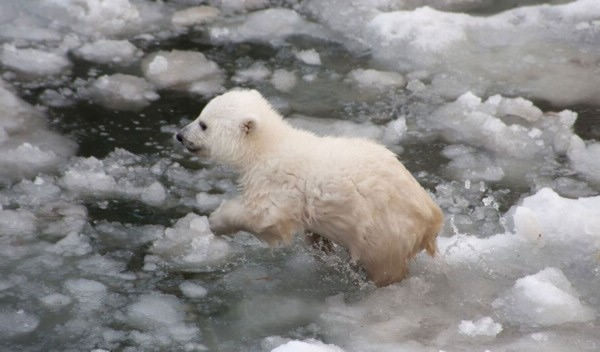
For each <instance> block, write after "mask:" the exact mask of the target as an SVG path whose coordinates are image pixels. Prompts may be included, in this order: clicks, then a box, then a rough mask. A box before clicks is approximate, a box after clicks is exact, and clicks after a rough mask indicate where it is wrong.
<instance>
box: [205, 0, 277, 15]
mask: <svg viewBox="0 0 600 352" xmlns="http://www.w3.org/2000/svg"><path fill="white" fill-rule="evenodd" d="M217 2H218V3H219V5H220V7H221V8H222V9H223V11H225V12H246V11H250V10H258V9H260V8H263V7H265V6H267V5H268V4H269V1H268V0H217Z"/></svg>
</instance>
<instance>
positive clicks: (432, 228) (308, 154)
mask: <svg viewBox="0 0 600 352" xmlns="http://www.w3.org/2000/svg"><path fill="white" fill-rule="evenodd" d="M177 139H178V140H179V141H180V142H181V143H183V145H184V146H185V147H186V148H187V149H188V150H189V151H191V152H193V153H196V154H198V155H200V156H203V157H207V158H210V159H212V160H214V161H216V162H218V163H222V164H226V165H228V166H230V167H233V168H234V169H235V170H236V171H237V172H238V173H239V175H240V176H239V186H240V195H239V196H238V197H236V198H234V199H231V200H227V201H225V202H224V203H222V204H221V206H220V207H219V208H218V209H216V210H215V211H214V212H213V213H212V214H211V215H210V217H209V222H210V226H211V229H212V230H213V231H214V232H215V233H216V234H228V233H234V232H237V231H247V232H251V233H253V234H255V235H256V236H257V237H259V238H261V239H262V240H264V241H266V242H268V243H269V244H270V245H275V244H278V243H283V244H285V243H289V242H290V241H291V239H292V237H293V236H294V234H297V233H304V232H305V231H308V232H311V233H315V234H319V235H321V236H323V237H325V238H326V239H329V240H331V241H333V242H335V243H337V244H339V245H342V246H344V247H345V248H346V249H347V250H348V251H349V253H350V256H351V258H352V260H354V261H358V262H359V263H360V264H361V265H362V266H363V267H364V268H365V269H366V271H367V274H368V277H369V279H371V280H373V281H374V282H375V284H376V285H378V286H384V285H388V284H390V283H393V282H396V281H400V280H402V278H403V277H404V276H405V275H406V272H407V266H408V261H409V260H410V259H411V258H412V257H413V256H414V255H415V254H417V253H418V252H420V251H421V250H422V249H426V250H427V252H428V253H429V254H431V255H434V254H435V252H436V237H437V234H438V232H439V231H440V228H441V226H442V222H443V214H442V211H441V210H440V208H439V207H438V206H437V205H436V204H435V203H434V201H433V200H432V199H431V197H430V196H429V194H428V193H427V192H426V191H425V190H424V189H423V188H422V187H421V186H420V185H419V183H418V182H417V181H416V180H415V179H414V178H413V176H412V175H411V174H410V173H409V172H408V171H407V170H406V168H405V167H404V166H403V165H402V164H401V163H400V162H399V161H398V160H397V159H396V156H395V155H394V154H393V153H392V152H391V151H389V150H388V149H386V148H385V147H383V146H381V145H379V144H377V143H375V142H373V141H370V140H367V139H360V138H340V137H318V136H316V135H314V134H313V133H310V132H307V131H303V130H299V129H296V128H294V127H292V126H290V125H289V124H288V123H286V122H285V120H284V119H283V118H282V117H281V115H279V113H277V112H276V111H275V110H274V109H273V108H272V107H271V105H270V104H269V103H268V102H267V100H266V99H264V98H263V97H262V95H261V94H260V93H259V92H257V91H255V90H233V91H229V92H227V93H225V94H223V95H220V96H218V97H215V98H214V99H212V100H211V101H210V102H209V103H208V104H207V105H206V107H205V108H204V109H203V110H202V112H201V113H200V116H199V117H198V118H197V119H196V120H195V121H194V122H192V123H190V124H189V125H187V126H185V127H184V128H183V129H182V130H181V131H180V132H179V133H178V134H177Z"/></svg>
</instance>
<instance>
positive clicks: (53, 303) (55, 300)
mask: <svg viewBox="0 0 600 352" xmlns="http://www.w3.org/2000/svg"><path fill="white" fill-rule="evenodd" d="M40 300H41V301H42V303H43V304H44V305H45V306H46V307H48V308H51V309H59V308H62V307H65V306H68V305H69V304H71V301H72V300H71V297H69V296H65V295H63V294H60V293H52V294H49V295H47V296H44V297H42V298H40Z"/></svg>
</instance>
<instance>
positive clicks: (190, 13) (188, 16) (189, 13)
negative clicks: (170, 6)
mask: <svg viewBox="0 0 600 352" xmlns="http://www.w3.org/2000/svg"><path fill="white" fill-rule="evenodd" d="M219 14H220V11H219V9H216V8H214V7H210V6H195V7H189V8H187V9H184V10H180V11H177V12H175V13H174V14H173V17H171V22H172V23H173V24H174V25H176V26H181V27H188V26H196V25H200V24H205V23H209V22H212V21H214V20H215V19H216V18H217V17H218V16H219Z"/></svg>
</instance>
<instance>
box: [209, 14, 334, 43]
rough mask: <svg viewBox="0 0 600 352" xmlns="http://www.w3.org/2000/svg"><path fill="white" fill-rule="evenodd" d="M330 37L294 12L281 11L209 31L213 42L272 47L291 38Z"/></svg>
mask: <svg viewBox="0 0 600 352" xmlns="http://www.w3.org/2000/svg"><path fill="white" fill-rule="evenodd" d="M329 33H330V32H329V31H328V30H327V29H326V28H324V27H322V26H320V25H318V24H316V23H311V22H308V21H307V20H305V19H304V18H302V17H301V16H300V15H299V14H298V13H297V12H296V11H294V10H291V9H283V8H271V9H266V10H260V11H255V12H252V13H250V14H248V15H246V16H238V17H235V18H232V19H231V20H230V21H229V23H227V24H224V25H219V26H213V27H212V28H211V29H210V37H211V39H212V40H213V41H215V42H246V41H262V42H269V43H272V44H279V43H281V42H283V41H284V40H285V39H286V38H287V37H289V36H291V35H307V36H312V37H316V38H327V37H328V36H330V34H329Z"/></svg>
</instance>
